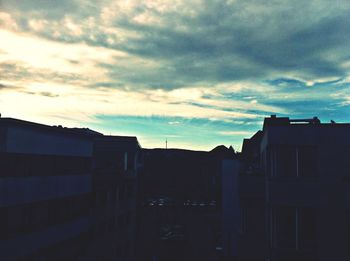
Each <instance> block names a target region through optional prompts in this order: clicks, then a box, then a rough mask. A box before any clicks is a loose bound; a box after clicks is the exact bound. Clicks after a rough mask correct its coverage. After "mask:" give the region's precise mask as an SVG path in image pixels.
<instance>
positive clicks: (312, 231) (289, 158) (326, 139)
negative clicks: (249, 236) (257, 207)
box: [261, 116, 350, 261]
mask: <svg viewBox="0 0 350 261" xmlns="http://www.w3.org/2000/svg"><path fill="white" fill-rule="evenodd" d="M263 133H264V134H263V138H262V142H261V156H262V166H263V167H264V170H265V173H266V203H267V219H268V220H267V221H268V222H267V233H268V239H269V240H268V243H269V259H270V260H271V261H275V260H307V261H310V260H318V261H323V260H350V233H349V227H350V219H349V207H350V204H349V203H350V200H349V191H350V190H349V188H350V187H349V182H348V181H349V177H350V161H349V159H350V136H349V133H350V124H336V123H320V121H319V120H318V119H317V118H313V119H305V120H291V119H289V118H277V117H275V116H271V118H267V119H265V122H264V127H263Z"/></svg>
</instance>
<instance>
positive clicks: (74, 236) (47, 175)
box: [0, 118, 93, 260]
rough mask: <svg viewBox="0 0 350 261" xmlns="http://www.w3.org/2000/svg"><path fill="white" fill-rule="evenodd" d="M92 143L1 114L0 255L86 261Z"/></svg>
mask: <svg viewBox="0 0 350 261" xmlns="http://www.w3.org/2000/svg"><path fill="white" fill-rule="evenodd" d="M92 154H93V142H92V140H91V139H90V138H89V137H88V136H87V135H82V134H77V133H76V132H74V131H72V130H69V129H65V128H62V127H51V126H46V125H42V124H36V123H32V122H27V121H22V120H16V119H11V118H0V259H1V260H85V259H86V249H87V246H88V245H89V243H90V242H91V233H90V232H91V227H92V220H91V215H90V214H91V208H92V205H91V197H92V182H93V181H92V172H91V163H92Z"/></svg>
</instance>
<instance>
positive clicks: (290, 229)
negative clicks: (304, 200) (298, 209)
mask: <svg viewBox="0 0 350 261" xmlns="http://www.w3.org/2000/svg"><path fill="white" fill-rule="evenodd" d="M275 215H276V217H275V222H276V224H275V233H276V234H275V236H276V238H275V239H276V244H277V247H280V248H295V247H296V215H295V208H287V207H286V208H277V209H275Z"/></svg>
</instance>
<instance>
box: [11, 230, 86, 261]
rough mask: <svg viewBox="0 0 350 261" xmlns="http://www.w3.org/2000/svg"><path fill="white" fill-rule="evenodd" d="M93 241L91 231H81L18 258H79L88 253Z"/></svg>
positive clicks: (52, 260)
mask: <svg viewBox="0 0 350 261" xmlns="http://www.w3.org/2000/svg"><path fill="white" fill-rule="evenodd" d="M91 242H92V234H91V232H90V231H86V232H83V233H80V234H79V235H77V236H74V237H71V238H69V239H66V240H63V241H61V242H58V243H57V244H54V245H51V246H49V247H46V248H41V249H39V250H37V251H35V252H34V253H32V254H31V255H29V256H25V257H23V258H18V259H16V260H18V261H37V260H41V261H61V260H78V259H79V258H80V259H81V258H84V257H86V255H87V254H88V253H87V251H88V250H89V249H90V248H89V246H90V244H91Z"/></svg>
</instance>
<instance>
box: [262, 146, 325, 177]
mask: <svg viewBox="0 0 350 261" xmlns="http://www.w3.org/2000/svg"><path fill="white" fill-rule="evenodd" d="M264 156H265V166H266V170H267V172H268V174H269V176H270V177H317V176H318V151H317V147H316V146H297V147H295V146H273V147H270V148H269V149H268V150H267V153H266V154H265V155H264Z"/></svg>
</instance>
